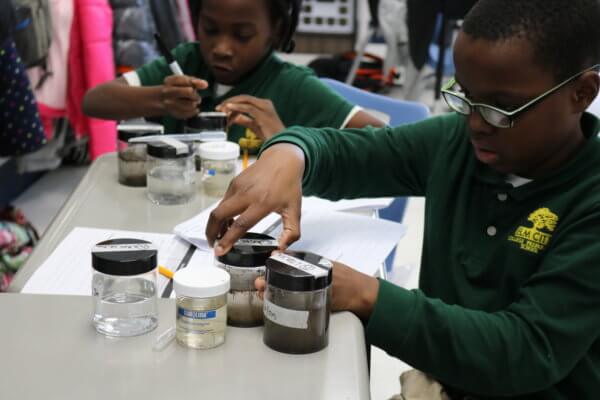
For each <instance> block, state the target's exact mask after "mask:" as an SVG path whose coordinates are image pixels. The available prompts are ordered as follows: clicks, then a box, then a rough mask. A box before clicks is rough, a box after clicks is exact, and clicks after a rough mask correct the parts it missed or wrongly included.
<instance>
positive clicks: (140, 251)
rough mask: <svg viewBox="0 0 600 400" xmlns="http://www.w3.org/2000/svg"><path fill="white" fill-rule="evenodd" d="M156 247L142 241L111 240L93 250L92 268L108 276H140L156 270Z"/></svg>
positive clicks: (101, 243)
mask: <svg viewBox="0 0 600 400" xmlns="http://www.w3.org/2000/svg"><path fill="white" fill-rule="evenodd" d="M156 254H157V250H156V246H154V245H153V244H152V243H150V242H147V241H145V240H140V239H111V240H106V241H104V242H100V243H98V244H97V245H96V246H94V248H93V249H92V267H93V268H94V269H95V270H96V271H98V272H102V273H103V274H108V275H120V276H129V275H138V274H143V273H146V272H149V271H152V270H153V269H155V268H156Z"/></svg>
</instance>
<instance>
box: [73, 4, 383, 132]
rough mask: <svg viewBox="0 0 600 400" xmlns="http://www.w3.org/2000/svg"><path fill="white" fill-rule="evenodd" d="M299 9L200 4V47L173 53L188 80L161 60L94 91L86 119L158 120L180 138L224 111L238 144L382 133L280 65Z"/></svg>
mask: <svg viewBox="0 0 600 400" xmlns="http://www.w3.org/2000/svg"><path fill="white" fill-rule="evenodd" d="M299 7H300V2H299V1H298V0H259V1H256V0H202V1H199V15H198V20H199V22H198V40H199V42H198V43H186V44H182V45H179V46H178V47H176V48H175V49H174V51H173V55H174V57H175V59H176V60H177V62H178V63H179V65H180V66H181V68H182V70H183V72H184V74H185V75H186V76H174V75H172V72H171V70H170V69H169V66H168V65H167V63H166V62H165V60H164V58H160V59H158V60H156V61H154V62H152V63H150V64H147V65H144V66H142V67H141V68H139V69H137V70H135V71H132V72H130V73H126V74H125V75H124V76H123V77H121V78H118V79H116V80H114V81H112V82H109V83H105V84H102V85H99V86H98V87H96V88H94V89H92V90H91V91H90V92H88V93H87V94H86V96H85V98H84V103H83V108H84V111H85V113H86V114H88V115H90V116H93V117H97V118H106V119H128V118H138V117H160V118H161V119H162V123H163V125H164V126H165V132H182V131H183V126H184V120H185V119H186V118H190V117H193V116H195V115H196V114H197V113H198V110H202V111H213V110H215V109H217V110H222V111H225V112H227V113H228V114H229V115H230V121H229V122H230V124H232V125H233V126H232V127H231V128H230V129H229V139H230V140H231V141H235V142H237V141H238V140H239V139H240V137H242V136H244V133H245V129H246V128H250V129H251V130H252V131H253V132H254V133H256V134H257V135H258V136H259V137H262V138H269V137H271V136H272V135H273V134H275V133H277V132H279V131H281V130H282V129H283V128H284V127H285V126H291V125H304V126H312V127H324V126H330V127H336V128H343V127H364V126H367V125H373V126H383V124H382V122H381V121H379V120H378V119H376V118H374V117H372V116H370V115H369V114H368V113H366V112H364V111H362V110H361V109H360V108H358V107H355V106H353V105H352V104H350V103H348V102H347V101H346V100H345V99H343V98H342V97H340V96H339V95H337V94H336V93H334V92H333V91H331V90H330V89H329V88H328V87H326V86H325V85H324V84H323V83H321V82H320V81H319V79H318V78H317V77H316V76H315V75H314V74H313V73H312V72H311V71H310V70H309V69H308V68H305V67H300V66H296V65H293V64H290V63H287V62H284V61H282V60H281V59H280V58H279V57H277V55H276V54H275V52H274V50H275V49H278V48H279V49H282V50H283V51H288V52H289V51H291V50H293V47H294V45H293V40H292V35H293V33H294V31H295V29H296V26H297V24H298V14H299Z"/></svg>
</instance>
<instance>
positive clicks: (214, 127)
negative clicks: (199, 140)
mask: <svg viewBox="0 0 600 400" xmlns="http://www.w3.org/2000/svg"><path fill="white" fill-rule="evenodd" d="M226 128H227V114H225V113H224V112H219V111H208V112H207V111H205V112H201V113H199V114H198V115H196V116H195V117H192V118H189V119H187V120H186V121H185V132H186V133H195V132H204V131H225V129H226Z"/></svg>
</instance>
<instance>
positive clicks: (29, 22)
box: [14, 0, 52, 68]
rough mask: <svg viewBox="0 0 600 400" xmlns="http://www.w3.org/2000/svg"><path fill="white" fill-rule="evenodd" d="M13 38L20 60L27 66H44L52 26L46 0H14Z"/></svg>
mask: <svg viewBox="0 0 600 400" xmlns="http://www.w3.org/2000/svg"><path fill="white" fill-rule="evenodd" d="M14 4H15V8H16V19H17V23H16V26H15V32H14V39H15V44H16V45H17V51H18V52H19V56H20V57H21V61H22V62H23V64H24V65H25V66H26V67H27V68H30V67H36V66H41V67H44V68H45V67H46V59H47V57H48V51H49V49H50V41H51V39H50V38H51V34H52V26H51V21H50V8H49V5H48V0H15V1H14Z"/></svg>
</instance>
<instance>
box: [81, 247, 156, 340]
mask: <svg viewBox="0 0 600 400" xmlns="http://www.w3.org/2000/svg"><path fill="white" fill-rule="evenodd" d="M156 257H157V250H156V247H155V246H154V245H153V244H152V243H150V242H147V241H145V240H139V239H111V240H107V241H104V242H100V243H98V244H97V245H96V246H95V247H94V248H93V249H92V268H93V273H92V296H93V297H94V316H93V324H94V326H95V327H96V330H97V331H98V332H100V333H103V334H105V335H108V336H135V335H141V334H143V333H146V332H150V331H151V330H153V329H154V328H156V326H157V324H158V308H157V285H156V281H157V268H156Z"/></svg>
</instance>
